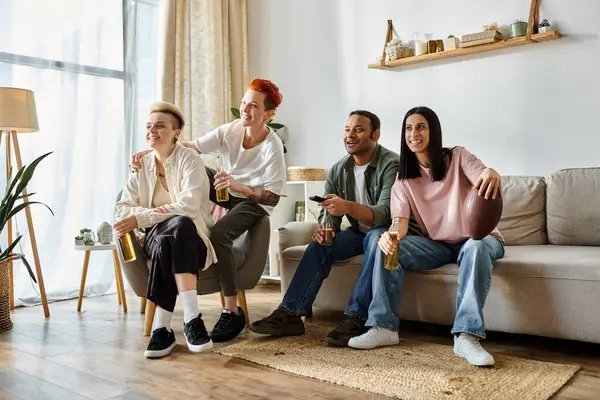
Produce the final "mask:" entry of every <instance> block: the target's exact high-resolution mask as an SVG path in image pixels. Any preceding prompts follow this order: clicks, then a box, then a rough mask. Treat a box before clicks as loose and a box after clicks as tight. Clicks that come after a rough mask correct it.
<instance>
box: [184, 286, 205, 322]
mask: <svg viewBox="0 0 600 400" xmlns="http://www.w3.org/2000/svg"><path fill="white" fill-rule="evenodd" d="M197 297H198V292H197V291H195V290H188V291H185V292H179V299H180V300H181V305H182V306H183V322H185V323H186V324H187V323H188V322H190V321H191V320H193V319H194V318H196V317H197V316H198V314H200V310H199V309H198V298H197Z"/></svg>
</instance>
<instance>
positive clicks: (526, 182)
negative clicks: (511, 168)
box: [498, 176, 548, 245]
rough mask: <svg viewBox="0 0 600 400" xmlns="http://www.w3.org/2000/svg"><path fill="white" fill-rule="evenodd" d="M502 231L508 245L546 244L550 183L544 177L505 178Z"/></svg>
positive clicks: (499, 226)
mask: <svg viewBox="0 0 600 400" xmlns="http://www.w3.org/2000/svg"><path fill="white" fill-rule="evenodd" d="M502 196H503V204H504V208H503V210H502V218H501V219H500V222H499V223H498V229H499V230H500V233H502V236H503V237H504V240H505V244H507V245H531V244H546V243H548V238H547V236H546V183H545V181H544V178H542V177H533V176H531V177H530V176H503V177H502Z"/></svg>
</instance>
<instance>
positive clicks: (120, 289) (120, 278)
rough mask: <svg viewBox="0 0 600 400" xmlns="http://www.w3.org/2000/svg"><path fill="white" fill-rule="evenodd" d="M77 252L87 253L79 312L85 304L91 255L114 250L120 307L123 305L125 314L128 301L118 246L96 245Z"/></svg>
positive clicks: (82, 277)
mask: <svg viewBox="0 0 600 400" xmlns="http://www.w3.org/2000/svg"><path fill="white" fill-rule="evenodd" d="M75 250H83V251H85V255H84V257H83V271H82V272H81V285H80V286H79V300H78V301H77V311H81V305H82V304H83V292H84V289H85V279H86V278H87V271H88V265H89V263H90V254H91V252H92V251H102V250H112V254H113V265H114V268H115V281H116V285H117V300H118V302H119V305H123V312H127V299H126V298H125V285H124V284H123V273H122V272H121V263H120V262H119V255H118V254H117V246H116V244H114V243H111V244H96V245H93V246H77V245H75Z"/></svg>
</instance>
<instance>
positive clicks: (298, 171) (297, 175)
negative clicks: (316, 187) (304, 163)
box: [287, 167, 325, 181]
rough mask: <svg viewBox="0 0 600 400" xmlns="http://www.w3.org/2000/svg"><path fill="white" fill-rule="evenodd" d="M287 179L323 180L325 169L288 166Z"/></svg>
mask: <svg viewBox="0 0 600 400" xmlns="http://www.w3.org/2000/svg"><path fill="white" fill-rule="evenodd" d="M287 179H288V181H324V180H325V170H324V169H323V168H306V167H288V169H287Z"/></svg>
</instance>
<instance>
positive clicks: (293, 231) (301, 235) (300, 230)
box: [278, 222, 317, 254]
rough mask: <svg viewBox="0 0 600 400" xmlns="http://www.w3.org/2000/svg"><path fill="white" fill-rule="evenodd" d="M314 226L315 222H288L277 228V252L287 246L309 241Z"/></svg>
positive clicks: (280, 251) (299, 244)
mask: <svg viewBox="0 0 600 400" xmlns="http://www.w3.org/2000/svg"><path fill="white" fill-rule="evenodd" d="M316 226H317V223H316V222H288V223H287V224H285V225H284V226H282V227H281V228H279V229H278V233H279V253H280V254H281V253H282V252H283V251H284V250H285V249H287V248H288V247H292V246H301V245H304V244H308V243H310V241H311V238H312V233H313V231H314V230H315V227H316Z"/></svg>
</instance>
